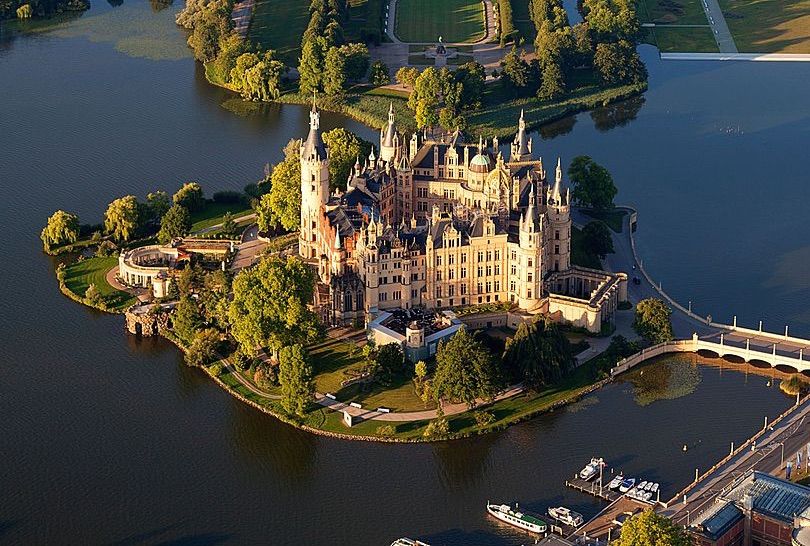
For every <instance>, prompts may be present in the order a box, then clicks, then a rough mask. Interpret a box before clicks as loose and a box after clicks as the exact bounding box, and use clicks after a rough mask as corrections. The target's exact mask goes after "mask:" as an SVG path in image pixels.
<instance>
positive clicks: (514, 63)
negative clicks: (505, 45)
mask: <svg viewBox="0 0 810 546" xmlns="http://www.w3.org/2000/svg"><path fill="white" fill-rule="evenodd" d="M501 78H504V79H505V80H506V81H507V82H509V85H510V86H512V88H514V89H524V88H525V87H526V86H527V85H528V84H529V64H528V63H527V62H526V61H524V60H523V56H522V55H521V53H519V52H518V50H517V48H516V47H515V46H512V49H511V50H510V51H509V53H507V54H506V55H505V56H504V58H503V60H502V61H501Z"/></svg>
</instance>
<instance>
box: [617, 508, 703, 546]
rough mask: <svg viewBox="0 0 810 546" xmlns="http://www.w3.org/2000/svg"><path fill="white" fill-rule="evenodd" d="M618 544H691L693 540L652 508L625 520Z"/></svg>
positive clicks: (636, 545)
mask: <svg viewBox="0 0 810 546" xmlns="http://www.w3.org/2000/svg"><path fill="white" fill-rule="evenodd" d="M615 544H616V545H617V546H690V545H691V544H692V540H691V539H690V538H689V536H688V535H687V534H686V531H684V530H683V529H682V528H680V527H678V526H677V525H675V524H674V523H673V522H672V521H671V520H670V519H669V518H667V517H666V516H662V515H659V514H656V513H655V512H654V511H653V510H652V509H649V508H648V509H647V510H644V511H643V512H641V513H639V514H636V515H634V516H633V517H631V518H629V519H628V520H627V521H625V523H624V525H623V526H622V534H621V536H620V538H619V539H618V540H616V541H615Z"/></svg>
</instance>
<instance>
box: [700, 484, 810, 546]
mask: <svg viewBox="0 0 810 546" xmlns="http://www.w3.org/2000/svg"><path fill="white" fill-rule="evenodd" d="M688 530H689V533H690V534H691V536H692V537H693V540H694V543H695V545H696V546H810V488H808V487H805V486H803V485H799V484H797V483H793V482H790V481H786V480H783V479H780V478H777V477H775V476H771V475H769V474H764V473H762V472H756V471H751V472H749V473H748V474H746V475H744V476H741V477H740V478H739V479H738V480H737V481H736V482H735V483H734V484H732V485H731V486H730V487H729V488H728V489H727V490H725V491H724V492H723V493H721V494H720V495H719V496H718V497H717V501H716V502H715V504H714V505H712V506H711V507H709V508H708V509H707V510H706V511H705V512H703V513H702V514H700V515H699V516H697V517H696V518H695V520H694V521H693V522H692V523H691V525H690V526H689V528H688Z"/></svg>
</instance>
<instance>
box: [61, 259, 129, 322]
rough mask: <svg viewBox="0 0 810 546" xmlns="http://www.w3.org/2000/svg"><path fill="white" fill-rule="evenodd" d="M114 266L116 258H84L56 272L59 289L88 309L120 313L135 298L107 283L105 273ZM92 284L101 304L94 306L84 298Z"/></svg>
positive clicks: (116, 263)
mask: <svg viewBox="0 0 810 546" xmlns="http://www.w3.org/2000/svg"><path fill="white" fill-rule="evenodd" d="M116 265H118V258H117V257H115V256H113V257H109V258H99V257H95V258H86V259H84V260H81V261H77V262H74V263H72V264H69V265H67V266H65V267H64V268H62V269H58V270H57V279H58V280H59V288H60V289H61V290H62V293H64V294H65V295H66V296H68V297H69V298H71V299H72V300H74V301H77V302H79V303H83V304H84V305H87V306H89V307H93V308H96V309H100V310H102V311H108V312H112V313H122V312H123V311H124V310H125V309H126V308H127V307H129V306H130V305H132V304H133V303H135V301H136V298H135V297H134V296H132V295H131V294H128V293H127V292H122V291H121V290H118V289H117V288H114V287H113V286H111V285H110V283H108V282H107V273H108V272H109V271H110V270H111V269H112V268H113V267H115V266H116ZM91 284H93V285H95V287H96V290H98V292H99V294H100V295H101V298H102V301H103V304H101V305H99V304H95V303H93V302H90V301H88V300H87V298H85V294H86V293H87V289H88V288H89V287H90V285H91Z"/></svg>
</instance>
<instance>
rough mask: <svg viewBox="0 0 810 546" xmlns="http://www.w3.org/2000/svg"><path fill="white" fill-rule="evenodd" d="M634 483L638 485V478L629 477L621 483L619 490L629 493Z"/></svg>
mask: <svg viewBox="0 0 810 546" xmlns="http://www.w3.org/2000/svg"><path fill="white" fill-rule="evenodd" d="M634 485H636V479H635V478H627V479H626V480H624V481H622V483H621V485H620V486H619V491H620V492H622V493H627V492H628V491H630V490H631V489H632V488H633V486H634Z"/></svg>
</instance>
